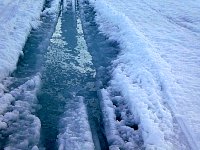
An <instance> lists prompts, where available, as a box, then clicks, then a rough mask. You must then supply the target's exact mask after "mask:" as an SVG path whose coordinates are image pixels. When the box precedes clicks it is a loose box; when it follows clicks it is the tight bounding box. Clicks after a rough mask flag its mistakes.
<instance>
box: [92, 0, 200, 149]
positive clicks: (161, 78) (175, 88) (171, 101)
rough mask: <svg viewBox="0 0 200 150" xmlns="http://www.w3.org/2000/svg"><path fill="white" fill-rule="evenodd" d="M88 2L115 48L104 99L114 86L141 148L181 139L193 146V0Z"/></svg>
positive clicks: (177, 144) (176, 145) (197, 109)
mask: <svg viewBox="0 0 200 150" xmlns="http://www.w3.org/2000/svg"><path fill="white" fill-rule="evenodd" d="M90 2H91V4H93V6H94V7H95V10H96V12H97V13H96V21H97V23H98V24H99V29H100V30H101V31H102V32H103V33H104V34H105V35H107V36H108V37H109V39H111V40H113V41H117V42H118V43H119V44H120V48H121V52H120V54H119V55H118V58H117V59H116V60H115V61H113V70H112V79H111V82H110V86H109V87H108V89H106V90H108V93H110V95H111V98H110V101H111V102H112V103H113V100H112V97H113V95H112V93H113V91H114V92H115V93H120V96H122V97H123V99H124V101H125V102H126V103H128V105H129V106H130V110H131V112H132V113H133V114H134V115H135V117H136V120H138V123H139V128H141V132H142V137H143V140H144V146H145V147H146V148H147V149H154V148H155V149H159V148H160V149H188V147H187V146H188V143H187V140H188V142H189V146H190V148H192V149H199V148H198V147H199V141H200V140H198V139H199V131H198V129H199V128H200V119H199V117H198V114H200V103H199V101H198V99H199V96H200V93H199V91H200V86H199V83H200V78H199V76H198V74H199V72H200V71H199V54H200V53H199V47H200V46H199V44H198V43H199V42H198V41H199V27H200V26H199V18H198V13H197V12H198V11H197V10H198V9H199V7H200V5H199V3H197V2H194V1H193V2H187V4H185V3H181V2H175V1H171V0H168V1H165V2H163V1H159V0H156V1H154V2H151V1H148V0H144V1H125V0H117V1H116V0H115V1H114V0H107V1H104V0H101V1H100V0H96V1H94V0H90ZM114 96H115V95H114ZM113 105H114V104H113ZM104 107H109V109H110V108H112V107H113V106H112V107H110V106H104ZM105 109H106V108H105ZM112 111H113V110H112ZM112 111H111V112H110V113H108V114H112ZM180 114H184V116H183V115H180ZM186 116H187V117H186ZM111 118H113V117H111ZM137 118H138V119H137ZM185 118H187V119H185ZM111 120H112V119H111ZM122 121H123V120H122ZM120 122H121V121H120ZM136 122H137V121H136ZM111 124H114V123H111ZM177 126H178V128H177ZM105 128H106V127H105ZM183 133H185V134H183ZM116 137H117V136H116ZM185 137H187V140H186V138H185Z"/></svg>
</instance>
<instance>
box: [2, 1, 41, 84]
mask: <svg viewBox="0 0 200 150" xmlns="http://www.w3.org/2000/svg"><path fill="white" fill-rule="evenodd" d="M33 4H34V5H33ZM43 4H44V0H14V1H13V0H1V1H0V22H1V23H0V37H1V38H0V81H1V80H2V79H3V78H4V77H6V76H8V75H9V73H11V72H12V71H14V70H15V69H16V64H17V61H18V58H19V56H20V55H22V54H23V52H22V49H23V46H24V44H25V42H26V39H27V36H28V35H29V33H30V30H31V29H32V28H36V27H37V25H38V23H39V19H40V13H41V10H42V8H43Z"/></svg>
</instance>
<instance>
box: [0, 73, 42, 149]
mask: <svg viewBox="0 0 200 150" xmlns="http://www.w3.org/2000/svg"><path fill="white" fill-rule="evenodd" d="M39 87H40V75H39V74H38V75H36V76H34V77H32V78H31V79H30V80H28V81H27V82H25V83H24V84H23V85H21V86H19V87H18V88H16V89H14V90H12V91H11V92H10V93H7V94H5V95H3V96H2V97H0V103H1V107H0V130H1V135H0V139H2V138H3V137H4V136H5V135H9V136H8V138H7V140H6V146H5V148H4V149H5V150H10V149H31V148H33V149H36V148H37V146H38V144H39V139H40V128H41V123H40V120H39V118H38V117H36V116H35V115H34V114H33V113H34V112H35V108H36V105H37V98H36V92H37V91H38V89H39ZM3 139H4V138H3Z"/></svg>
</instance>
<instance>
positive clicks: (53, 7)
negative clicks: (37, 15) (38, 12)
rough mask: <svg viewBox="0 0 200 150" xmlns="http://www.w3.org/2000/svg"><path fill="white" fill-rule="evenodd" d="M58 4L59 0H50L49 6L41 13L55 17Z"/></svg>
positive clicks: (57, 12)
mask: <svg viewBox="0 0 200 150" xmlns="http://www.w3.org/2000/svg"><path fill="white" fill-rule="evenodd" d="M60 4H61V0H52V1H51V4H50V5H51V6H50V7H49V8H46V9H45V10H44V11H43V12H42V15H52V16H55V17H56V18H57V16H58V14H59V10H60Z"/></svg>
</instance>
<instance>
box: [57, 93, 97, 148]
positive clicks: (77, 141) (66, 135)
mask: <svg viewBox="0 0 200 150" xmlns="http://www.w3.org/2000/svg"><path fill="white" fill-rule="evenodd" d="M83 100H84V99H83V97H78V96H77V97H73V98H72V99H71V102H68V103H67V104H66V112H65V113H64V115H63V118H62V119H61V123H60V124H61V133H60V134H59V136H58V142H59V150H94V143H93V140H92V133H91V130H90V126H89V122H88V117H87V110H86V107H85V104H84V102H83Z"/></svg>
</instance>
